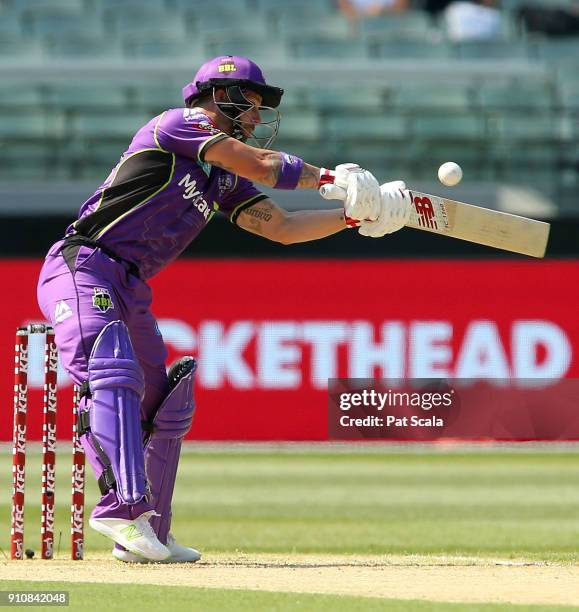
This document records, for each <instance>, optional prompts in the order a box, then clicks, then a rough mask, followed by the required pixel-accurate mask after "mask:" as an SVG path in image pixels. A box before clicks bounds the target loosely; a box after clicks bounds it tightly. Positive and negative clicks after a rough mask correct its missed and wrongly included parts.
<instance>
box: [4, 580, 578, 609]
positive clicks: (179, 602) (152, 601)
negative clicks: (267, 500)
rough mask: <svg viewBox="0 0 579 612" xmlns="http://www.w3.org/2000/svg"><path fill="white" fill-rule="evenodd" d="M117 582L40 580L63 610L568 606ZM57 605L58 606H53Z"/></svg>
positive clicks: (25, 585)
mask: <svg viewBox="0 0 579 612" xmlns="http://www.w3.org/2000/svg"><path fill="white" fill-rule="evenodd" d="M119 586H120V585H116V584H111V585H107V584H98V585H94V584H75V585H71V584H69V583H66V582H47V583H44V584H43V585H42V590H46V591H68V593H69V602H70V603H69V606H68V607H66V610H83V611H84V610H87V611H91V610H94V611H95V612H102V610H103V605H102V602H103V600H106V602H107V604H106V610H122V611H126V610H134V609H138V610H140V611H141V612H143V611H145V610H159V609H163V607H166V606H167V605H169V606H170V609H171V610H191V611H192V612H225V611H228V610H235V612H256V611H258V610H267V611H268V612H278V611H279V612H281V611H284V610H307V611H309V612H378V611H380V610H389V611H391V612H409V611H412V612H413V611H416V612H446V611H447V610H448V612H495V611H497V610H505V609H509V610H513V611H514V612H527V611H528V612H539V611H541V612H546V611H550V610H552V611H553V612H563V611H565V610H572V609H573V607H571V606H518V605H513V606H508V607H505V606H503V605H501V604H472V603H469V604H457V603H447V602H443V603H434V602H433V603H431V602H424V601H417V600H408V601H396V600H380V599H375V598H370V597H338V596H331V595H309V594H306V593H298V594H296V593H261V592H259V591H239V590H233V589H195V588H179V587H160V586H148V585H142V584H140V585H126V584H125V585H122V588H119ZM39 588H40V587H39V585H38V583H37V582H36V583H35V582H15V581H12V582H7V581H0V590H3V591H6V590H22V591H24V590H32V591H38V590H39ZM57 609H58V608H57Z"/></svg>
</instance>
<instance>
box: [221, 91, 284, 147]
mask: <svg viewBox="0 0 579 612" xmlns="http://www.w3.org/2000/svg"><path fill="white" fill-rule="evenodd" d="M215 90H216V88H215V87H214V88H213V102H214V103H215V105H216V106H217V108H218V109H219V111H220V112H221V113H222V114H223V115H225V116H226V117H227V118H228V119H229V120H230V121H231V122H232V124H233V128H232V132H231V136H232V137H233V138H235V139H236V140H240V141H241V142H247V143H248V144H251V145H253V146H255V147H258V148H260V149H269V147H270V146H271V144H272V143H273V141H274V140H275V138H276V136H277V133H278V131H279V122H280V114H279V111H278V110H276V109H275V108H273V107H271V106H265V105H261V106H257V107H255V104H254V103H253V102H252V101H251V100H250V99H248V98H247V97H246V96H245V94H244V93H243V89H242V88H241V86H239V85H230V86H229V87H226V88H225V95H226V98H225V100H216V98H215ZM254 108H256V109H257V111H259V115H260V119H261V120H260V121H255V120H254V119H253V118H252V117H251V110H252V109H254Z"/></svg>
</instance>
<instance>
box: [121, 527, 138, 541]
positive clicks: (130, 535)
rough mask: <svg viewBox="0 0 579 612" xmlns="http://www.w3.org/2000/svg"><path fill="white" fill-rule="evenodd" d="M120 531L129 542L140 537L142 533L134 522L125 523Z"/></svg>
mask: <svg viewBox="0 0 579 612" xmlns="http://www.w3.org/2000/svg"><path fill="white" fill-rule="evenodd" d="M121 533H122V534H123V535H124V536H125V537H126V538H127V540H128V541H129V542H130V541H131V540H136V539H137V538H140V537H141V536H142V535H143V534H142V532H141V531H139V530H138V529H137V526H136V525H135V524H131V525H127V526H126V527H123V528H122V529H121Z"/></svg>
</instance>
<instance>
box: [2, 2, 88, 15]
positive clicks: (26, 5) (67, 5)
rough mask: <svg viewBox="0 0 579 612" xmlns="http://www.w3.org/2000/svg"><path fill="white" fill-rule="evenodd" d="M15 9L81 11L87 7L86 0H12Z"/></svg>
mask: <svg viewBox="0 0 579 612" xmlns="http://www.w3.org/2000/svg"><path fill="white" fill-rule="evenodd" d="M10 3H11V5H12V7H13V9H14V10H15V11H17V12H19V13H22V12H24V11H39V10H40V11H42V10H47V9H48V10H51V11H53V10H56V11H62V12H65V11H70V12H73V13H80V12H82V11H83V10H84V8H85V2H84V0H49V1H47V0H10Z"/></svg>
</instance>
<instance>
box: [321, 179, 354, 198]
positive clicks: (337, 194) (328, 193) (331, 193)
mask: <svg viewBox="0 0 579 612" xmlns="http://www.w3.org/2000/svg"><path fill="white" fill-rule="evenodd" d="M320 195H321V196H322V198H324V200H342V201H343V200H345V199H346V195H347V194H346V190H345V189H342V188H341V187H338V186H337V185H334V184H332V183H327V184H326V185H322V186H321V187H320Z"/></svg>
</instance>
